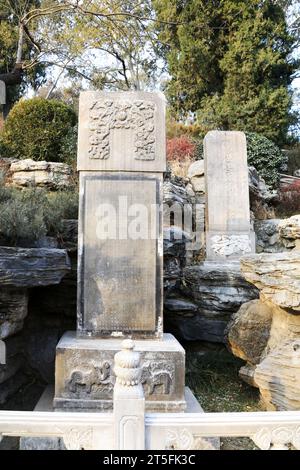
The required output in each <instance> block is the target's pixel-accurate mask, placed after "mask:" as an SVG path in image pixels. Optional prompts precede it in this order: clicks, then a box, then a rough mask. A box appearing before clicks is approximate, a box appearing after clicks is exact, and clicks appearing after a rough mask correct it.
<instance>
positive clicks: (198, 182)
mask: <svg viewBox="0 0 300 470" xmlns="http://www.w3.org/2000/svg"><path fill="white" fill-rule="evenodd" d="M187 177H188V178H189V180H190V183H191V185H192V188H193V191H194V192H195V193H200V194H204V193H205V177H204V160H197V161H196V162H193V163H192V164H191V165H190V167H189V169H188V174H187Z"/></svg>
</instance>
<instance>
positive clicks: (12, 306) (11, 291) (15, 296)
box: [0, 284, 28, 339]
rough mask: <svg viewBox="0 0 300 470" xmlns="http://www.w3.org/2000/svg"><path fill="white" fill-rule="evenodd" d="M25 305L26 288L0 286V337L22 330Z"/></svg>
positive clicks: (26, 300) (26, 297)
mask: <svg viewBox="0 0 300 470" xmlns="http://www.w3.org/2000/svg"><path fill="white" fill-rule="evenodd" d="M0 286H1V284H0ZM27 306H28V292H27V289H22V288H15V287H1V288H0V339H5V338H8V337H9V336H11V335H14V334H15V333H17V332H18V331H20V330H22V328H23V323H24V319H25V317H26V316H27Z"/></svg>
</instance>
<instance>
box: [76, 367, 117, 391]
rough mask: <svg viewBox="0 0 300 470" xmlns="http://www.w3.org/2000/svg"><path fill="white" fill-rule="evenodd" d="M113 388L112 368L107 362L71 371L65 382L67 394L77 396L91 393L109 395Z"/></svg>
mask: <svg viewBox="0 0 300 470" xmlns="http://www.w3.org/2000/svg"><path fill="white" fill-rule="evenodd" d="M113 386H114V377H113V376H112V366H111V364H110V362H109V361H104V362H102V363H100V364H97V365H92V366H91V365H89V366H87V367H83V368H82V369H76V370H73V371H72V373H71V376H70V379H69V380H68V382H67V389H68V391H69V392H71V393H72V394H75V395H79V396H82V395H84V396H86V395H91V393H92V392H107V393H111V392H112V390H113Z"/></svg>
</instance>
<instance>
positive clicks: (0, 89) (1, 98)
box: [0, 80, 6, 104]
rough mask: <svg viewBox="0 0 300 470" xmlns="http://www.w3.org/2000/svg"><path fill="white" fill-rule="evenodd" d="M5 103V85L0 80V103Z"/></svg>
mask: <svg viewBox="0 0 300 470" xmlns="http://www.w3.org/2000/svg"><path fill="white" fill-rule="evenodd" d="M5 103H6V86H5V83H4V82H2V80H0V104H5Z"/></svg>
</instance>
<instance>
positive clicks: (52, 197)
mask: <svg viewBox="0 0 300 470" xmlns="http://www.w3.org/2000/svg"><path fill="white" fill-rule="evenodd" d="M77 213H78V193H77V192H73V191H58V192H57V193H47V192H46V191H45V190H44V189H38V188H33V189H24V190H22V191H20V190H17V189H12V188H5V187H1V185H0V236H1V238H2V239H4V240H5V242H6V243H7V244H11V245H20V246H22V244H26V245H27V244H30V243H31V242H34V241H36V240H38V239H39V238H41V237H44V236H45V235H51V236H57V237H59V234H60V230H61V228H62V220H63V219H68V218H70V219H76V218H77Z"/></svg>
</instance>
